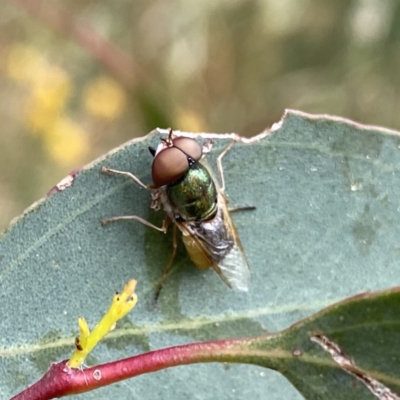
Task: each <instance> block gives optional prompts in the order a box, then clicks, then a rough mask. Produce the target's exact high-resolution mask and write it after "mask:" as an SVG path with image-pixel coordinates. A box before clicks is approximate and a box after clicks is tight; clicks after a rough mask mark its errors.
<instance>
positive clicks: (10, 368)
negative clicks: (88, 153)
mask: <svg viewBox="0 0 400 400" xmlns="http://www.w3.org/2000/svg"><path fill="white" fill-rule="evenodd" d="M159 137H160V134H159V133H158V132H157V131H154V132H152V133H151V134H149V135H148V136H146V137H145V138H143V139H140V140H133V141H131V142H128V143H126V144H125V145H123V146H121V147H119V148H117V149H116V150H114V151H112V152H110V153H109V154H107V155H106V156H105V157H103V158H101V159H99V160H96V161H95V162H93V163H92V164H90V165H88V166H86V167H85V168H83V169H82V170H80V171H75V172H74V173H73V174H72V175H71V176H70V177H68V178H67V179H66V180H65V181H64V182H63V184H62V185H59V186H58V187H57V188H55V189H54V190H53V191H52V194H51V195H49V196H48V197H46V198H45V199H43V200H41V201H39V202H38V203H37V204H36V205H34V206H33V207H31V208H30V209H29V210H27V211H26V213H25V214H24V215H23V216H21V217H20V218H19V219H17V220H16V221H15V222H14V223H13V224H12V225H11V226H10V228H9V229H8V230H7V231H6V232H5V233H4V234H3V236H2V237H1V238H0V300H1V307H0V320H1V321H2V322H1V324H0V366H1V369H2V371H3V373H2V374H0V397H1V398H7V397H9V396H11V395H12V394H15V393H17V392H18V391H20V390H22V389H23V388H24V387H26V386H27V385H29V384H31V383H33V382H34V381H35V380H37V379H38V378H39V377H40V376H41V375H42V374H43V373H44V372H45V371H46V370H47V369H48V367H49V365H50V363H52V362H54V361H58V360H61V359H64V358H68V357H69V356H70V355H71V354H72V350H73V339H74V337H75V336H76V334H77V318H78V316H81V315H82V316H84V317H85V318H86V320H87V321H88V323H89V325H92V326H93V324H95V323H96V322H97V321H98V320H99V319H100V318H101V315H102V314H103V313H104V311H105V310H106V309H107V306H108V303H109V302H110V299H111V297H112V293H114V292H115V290H118V289H119V288H121V286H122V285H123V284H124V283H125V282H126V281H128V280H129V279H131V278H134V279H136V280H137V281H138V287H137V293H138V296H139V303H138V305H137V306H136V308H135V310H134V311H133V312H132V313H130V314H129V315H128V316H127V317H126V318H125V320H124V321H122V323H120V324H119V325H118V327H117V329H116V330H115V331H113V332H112V333H111V334H110V335H109V337H108V339H106V340H105V341H104V343H103V344H101V345H100V346H99V347H98V348H96V350H95V351H94V352H93V353H92V356H91V357H90V358H89V359H88V360H87V362H88V364H91V365H95V364H97V363H104V362H108V361H111V360H114V359H118V358H123V357H127V356H129V355H132V354H137V353H142V352H144V351H148V350H150V349H152V350H153V349H158V348H162V347H167V346H172V345H176V344H182V343H190V342H193V341H197V340H210V339H219V338H233V337H243V336H255V335H260V334H263V333H267V332H275V331H280V330H283V329H285V328H287V327H289V326H290V325H292V324H293V323H295V322H297V321H299V320H300V319H302V318H304V317H307V316H310V315H312V314H313V313H314V312H316V311H318V310H320V309H322V308H323V307H325V306H328V305H330V304H333V303H334V302H336V301H338V300H341V299H344V298H347V297H349V296H352V295H355V294H357V293H361V292H365V291H368V290H378V289H384V288H388V287H391V286H394V285H398V284H399V283H400V274H399V272H400V267H399V265H398V264H399V263H398V258H399V254H400V244H399V239H398V238H399V237H400V236H399V233H400V204H399V198H400V196H399V188H400V177H399V174H398V170H399V169H400V167H399V165H400V162H399V160H400V154H399V152H400V150H399V147H400V138H399V134H398V133H397V132H393V131H389V130H385V129H382V128H375V127H366V126H362V125H358V124H355V123H353V122H351V121H346V120H343V119H340V118H333V117H327V116H311V115H306V114H303V113H300V112H295V111H288V112H287V113H286V114H285V117H284V119H283V120H282V121H281V123H279V124H276V125H275V126H274V128H273V129H272V132H271V134H270V135H266V136H265V137H264V138H263V139H262V140H260V141H259V142H257V143H254V144H252V145H245V144H243V143H237V144H236V145H235V146H234V147H233V148H232V150H231V151H230V152H229V153H228V154H227V156H226V157H225V158H224V160H223V166H224V172H225V180H226V192H227V194H228V195H229V198H230V204H232V205H233V206H234V205H237V206H241V205H254V206H256V207H257V209H256V210H255V211H245V212H242V213H235V214H234V215H233V219H234V221H235V223H236V226H237V228H238V232H239V235H240V237H241V240H242V244H243V247H244V249H245V251H246V254H247V257H248V260H249V264H250V268H251V282H250V290H249V292H248V293H237V292H234V291H232V290H230V289H229V288H228V287H227V286H226V285H224V283H223V282H222V281H221V280H220V278H219V277H218V276H217V274H215V273H214V272H213V271H211V270H210V271H199V270H197V269H196V268H195V267H194V265H193V264H192V262H191V261H190V259H189V257H188V256H187V254H186V252H185V249H184V248H183V246H182V245H181V244H180V247H179V249H178V254H177V257H176V260H175V263H174V268H173V270H172V272H171V274H170V276H169V278H168V280H167V282H166V284H165V286H164V288H163V290H162V292H161V295H160V299H159V303H158V308H156V309H154V307H153V295H154V290H155V288H156V285H157V282H158V280H159V279H160V277H161V275H162V271H163V269H164V267H165V265H166V263H167V260H168V257H169V255H170V252H171V242H172V238H171V235H164V234H162V233H160V232H157V231H155V230H153V229H150V228H147V227H145V226H144V225H142V224H140V223H138V222H136V221H129V222H127V221H121V222H115V223H113V224H110V225H107V226H105V227H102V226H101V225H100V219H103V218H108V217H111V216H116V215H133V214H135V215H139V216H141V217H143V218H145V219H147V220H149V221H150V222H152V223H154V224H156V225H161V223H162V220H163V216H164V215H163V212H162V211H160V212H158V213H155V212H154V211H152V210H150V208H149V204H150V195H149V193H148V192H147V191H146V190H144V189H142V188H140V187H138V186H137V185H135V184H134V183H133V182H132V181H129V180H127V179H124V178H123V177H116V176H108V175H104V174H101V173H100V168H101V166H107V167H110V168H115V169H119V170H126V171H130V172H132V173H134V174H135V175H136V176H137V177H138V178H139V179H141V180H142V181H144V182H145V183H150V181H151V179H150V166H151V161H152V157H151V155H150V154H149V152H148V149H147V147H148V146H150V145H151V146H156V145H157V143H158V142H159ZM229 141H230V139H228V138H227V137H225V138H224V137H222V138H221V139H220V140H216V142H215V144H214V146H213V150H212V152H211V153H210V154H209V155H207V159H208V160H209V164H210V165H211V166H214V165H215V158H216V156H217V155H218V154H219V153H220V152H221V151H222V149H224V148H225V147H226V146H227V145H228V143H229ZM215 172H216V169H215ZM360 340H363V337H360ZM365 340H367V338H365ZM314 345H315V344H314ZM390 345H393V344H392V343H390ZM321 351H322V350H321ZM317 370H318V369H317ZM317 370H316V372H317ZM319 372H320V373H323V371H319ZM296 386H298V385H297V384H296ZM327 387H328V385H327ZM303 393H304V392H303ZM368 395H369V394H368V393H367V394H366V396H368ZM111 396H119V397H120V398H132V397H133V398H135V397H140V398H142V399H155V398H174V399H180V398H185V399H186V398H196V399H215V398H218V399H222V400H225V399H240V398H246V396H247V397H249V398H252V399H264V398H268V399H282V398H284V399H301V398H303V397H302V395H300V394H299V393H298V392H297V390H296V389H295V387H294V386H292V385H291V384H290V383H289V381H287V380H286V379H285V378H284V377H283V376H282V375H280V374H278V373H277V372H274V371H270V370H266V369H264V368H262V367H257V366H248V365H234V364H199V365H192V366H186V367H177V368H172V369H169V370H165V371H161V372H158V373H155V374H151V375H144V376H140V377H137V378H135V379H131V380H129V381H126V382H123V383H120V384H117V385H113V386H109V387H107V388H104V389H101V390H98V391H96V392H93V393H87V394H84V395H80V396H77V398H80V399H92V398H96V399H99V398H100V399H102V398H104V399H108V398H110V397H111ZM371 396H372V395H371ZM309 398H319V397H309ZM365 398H368V397H365ZM371 398H374V397H371Z"/></svg>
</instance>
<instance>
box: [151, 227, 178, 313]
mask: <svg viewBox="0 0 400 400" xmlns="http://www.w3.org/2000/svg"><path fill="white" fill-rule="evenodd" d="M176 232H177V229H176V224H174V231H173V234H172V253H171V255H170V256H169V260H168V263H167V266H166V267H165V269H164V272H163V275H162V277H161V279H160V281H159V282H158V285H157V289H156V292H155V294H154V305H157V300H158V298H159V296H160V292H161V289H162V288H163V285H164V283H165V281H166V280H167V278H168V274H169V273H170V271H171V267H172V263H173V261H174V258H175V255H176V249H177V247H178V242H177V235H176Z"/></svg>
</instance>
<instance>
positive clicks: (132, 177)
mask: <svg viewBox="0 0 400 400" xmlns="http://www.w3.org/2000/svg"><path fill="white" fill-rule="evenodd" d="M101 172H103V173H105V174H116V175H123V176H126V177H127V178H129V179H132V180H133V181H134V182H135V183H136V184H138V185H139V186H141V187H142V188H144V189H148V190H150V189H151V187H150V186H147V185H145V184H144V183H143V182H142V181H141V180H140V179H139V178H136V176H135V175H133V174H131V173H130V172H126V171H117V170H116V169H110V168H106V167H101Z"/></svg>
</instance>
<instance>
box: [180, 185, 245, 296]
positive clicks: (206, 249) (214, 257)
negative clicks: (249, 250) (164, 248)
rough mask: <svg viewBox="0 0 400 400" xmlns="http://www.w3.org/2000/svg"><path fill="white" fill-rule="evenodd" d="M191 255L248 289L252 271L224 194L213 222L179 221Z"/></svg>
mask: <svg viewBox="0 0 400 400" xmlns="http://www.w3.org/2000/svg"><path fill="white" fill-rule="evenodd" d="M177 225H178V227H179V229H180V230H181V231H182V235H183V237H182V239H183V242H184V244H185V246H186V249H187V251H188V253H189V256H190V258H191V259H192V261H193V262H194V263H195V264H196V266H197V267H198V268H200V269H207V268H209V267H212V268H213V269H214V270H215V271H216V272H217V274H218V275H219V276H220V277H221V279H222V280H223V281H224V282H225V283H226V284H227V285H228V286H229V287H231V288H232V289H236V290H241V291H247V290H248V286H249V278H250V271H249V267H248V264H247V259H246V256H245V254H244V251H243V248H242V245H241V243H240V239H239V236H238V234H237V231H236V228H235V226H234V224H233V221H232V219H231V217H230V215H229V212H228V209H227V201H226V198H225V196H224V194H223V193H221V192H219V194H218V211H217V214H216V216H215V217H214V218H212V219H211V220H209V221H198V222H177Z"/></svg>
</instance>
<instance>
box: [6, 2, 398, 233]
mask: <svg viewBox="0 0 400 400" xmlns="http://www.w3.org/2000/svg"><path fill="white" fill-rule="evenodd" d="M0 10H1V12H0V115H1V131H0V230H2V229H3V228H4V227H6V226H7V225H8V224H9V222H10V220H11V219H12V218H13V217H15V216H17V215H18V214H19V213H20V212H21V211H22V210H23V209H24V208H26V207H27V206H29V205H30V204H31V203H32V202H34V201H36V200H37V199H39V198H40V197H42V196H43V195H45V193H46V192H47V191H48V190H49V189H50V188H51V187H52V186H53V185H55V184H56V183H57V182H59V181H60V180H61V179H62V178H63V177H64V176H66V175H67V174H68V173H69V172H70V171H71V170H73V169H75V168H79V167H80V166H82V165H84V164H86V163H88V162H90V161H91V160H93V159H95V158H97V157H99V156H100V155H102V154H104V153H106V152H107V151H109V150H111V149H112V148H113V147H115V146H117V145H119V144H121V143H123V142H125V141H127V140H129V139H131V138H133V137H136V136H142V135H144V134H146V133H147V132H149V131H150V130H152V129H154V128H155V127H173V128H174V129H179V130H186V131H209V132H238V133H240V134H242V135H246V136H252V135H255V134H257V133H259V132H261V131H262V130H263V129H264V128H266V127H269V126H270V125H271V124H273V123H274V122H277V121H278V120H279V119H280V118H281V116H282V114H283V111H284V109H285V108H294V109H299V110H302V111H306V112H309V113H327V114H333V115H339V116H343V117H347V118H351V119H354V120H357V121H359V122H362V123H365V124H373V125H382V126H386V127H390V128H394V129H400V112H399V111H400V96H399V93H400V2H397V1H394V0H343V1H342V0H336V1H323V0H219V1H215V0H201V1H200V0H118V1H105V0H96V1H94V0H69V1H68V2H65V1H64V2H59V1H50V0H46V1H43V0H40V1H39V0H13V1H11V0H9V1H7V0H0Z"/></svg>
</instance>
